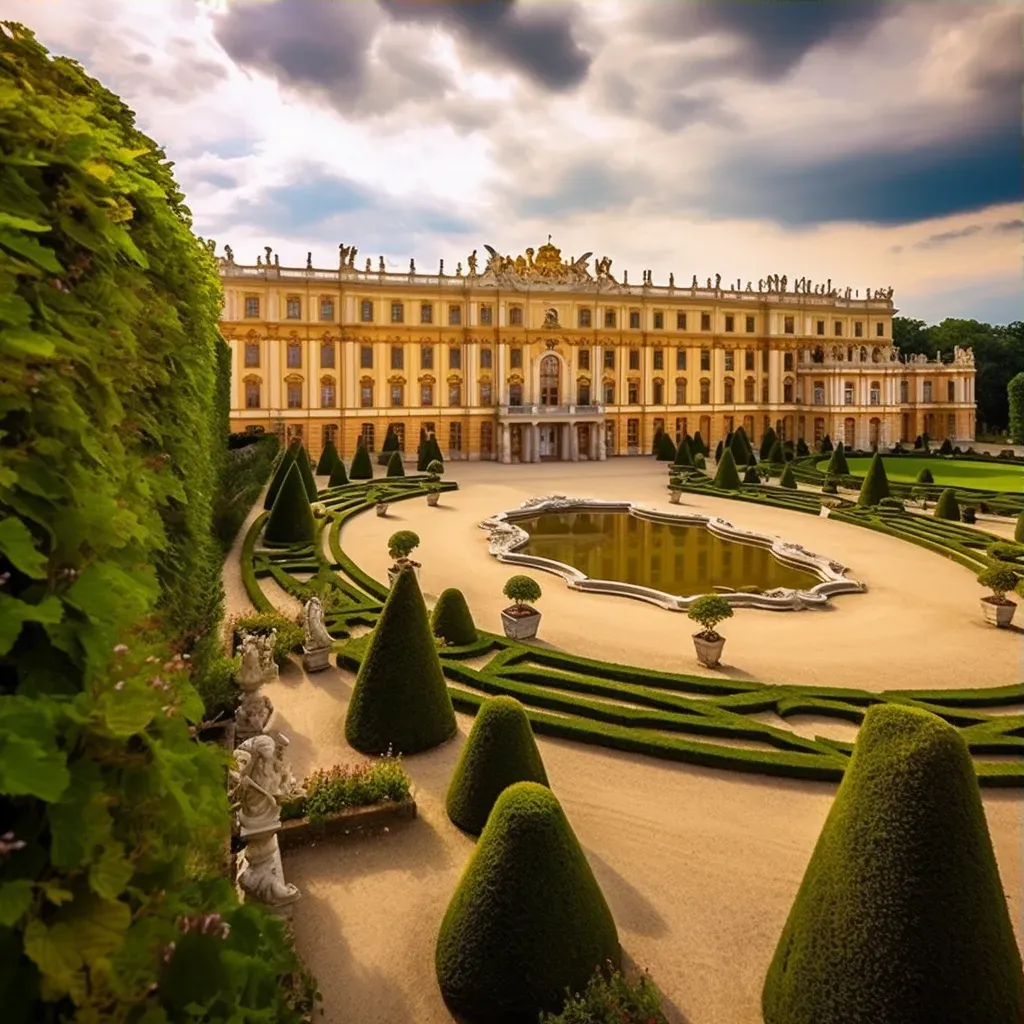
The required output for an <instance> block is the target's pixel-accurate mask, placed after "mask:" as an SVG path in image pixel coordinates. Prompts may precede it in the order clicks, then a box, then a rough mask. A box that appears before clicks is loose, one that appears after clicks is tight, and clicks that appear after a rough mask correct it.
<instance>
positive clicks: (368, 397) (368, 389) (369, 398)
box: [359, 384, 373, 409]
mask: <svg viewBox="0 0 1024 1024" xmlns="http://www.w3.org/2000/svg"><path fill="white" fill-rule="evenodd" d="M359 405H360V406H361V407H362V408H363V409H372V408H373V385H372V384H363V385H361V386H360V388H359Z"/></svg>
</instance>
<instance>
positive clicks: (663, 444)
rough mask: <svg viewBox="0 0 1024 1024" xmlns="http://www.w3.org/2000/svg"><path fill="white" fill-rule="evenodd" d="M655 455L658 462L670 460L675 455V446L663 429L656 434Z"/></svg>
mask: <svg viewBox="0 0 1024 1024" xmlns="http://www.w3.org/2000/svg"><path fill="white" fill-rule="evenodd" d="M655 456H656V458H657V460H658V461H659V462H672V461H673V460H674V459H675V457H676V446H675V444H674V443H673V441H672V438H671V437H669V436H668V434H666V433H665V432H664V431H662V433H661V434H660V435H659V436H658V440H657V451H656V452H655Z"/></svg>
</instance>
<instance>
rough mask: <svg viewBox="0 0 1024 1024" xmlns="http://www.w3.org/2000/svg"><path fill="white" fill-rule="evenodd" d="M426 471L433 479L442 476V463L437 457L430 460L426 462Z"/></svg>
mask: <svg viewBox="0 0 1024 1024" xmlns="http://www.w3.org/2000/svg"><path fill="white" fill-rule="evenodd" d="M427 472H428V473H429V474H430V476H431V477H432V478H433V479H435V480H437V479H439V478H440V477H442V476H444V463H443V462H441V461H439V460H438V459H434V460H432V461H431V462H429V463H428V464H427Z"/></svg>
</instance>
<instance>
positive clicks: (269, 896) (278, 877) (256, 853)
mask: <svg viewBox="0 0 1024 1024" xmlns="http://www.w3.org/2000/svg"><path fill="white" fill-rule="evenodd" d="M280 828H281V819H280V817H278V818H277V819H276V821H275V822H274V823H272V824H271V825H270V827H269V828H265V829H262V830H259V831H251V830H249V829H246V828H242V829H241V832H240V835H241V837H242V839H244V840H245V841H246V845H245V849H244V850H243V851H242V852H241V853H240V854H239V855H238V862H237V869H236V871H235V885H236V887H237V889H238V897H239V899H241V900H245V899H247V898H248V899H253V900H256V901H258V902H259V903H262V904H264V905H265V906H267V907H269V908H270V909H271V910H274V911H276V912H278V913H282V912H284V913H286V914H287V915H288V916H290V914H291V906H292V905H293V904H294V903H295V902H296V901H297V900H298V899H299V897H300V896H301V895H302V894H301V893H300V892H299V890H298V889H297V888H296V887H295V886H294V885H291V884H290V883H289V882H286V881H285V880H284V868H283V867H282V865H281V847H280V846H279V845H278V841H277V833H278V830H279V829H280Z"/></svg>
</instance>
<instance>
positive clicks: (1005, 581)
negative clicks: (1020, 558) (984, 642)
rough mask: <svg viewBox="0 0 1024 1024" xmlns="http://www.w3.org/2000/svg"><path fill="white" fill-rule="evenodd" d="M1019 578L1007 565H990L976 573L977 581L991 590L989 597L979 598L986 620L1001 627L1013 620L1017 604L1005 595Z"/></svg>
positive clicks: (1015, 585) (1015, 584)
mask: <svg viewBox="0 0 1024 1024" xmlns="http://www.w3.org/2000/svg"><path fill="white" fill-rule="evenodd" d="M1019 579H1020V578H1019V576H1018V575H1017V573H1016V572H1014V570H1013V569H1011V568H1010V566H1008V565H990V566H989V567H988V568H987V569H983V570H982V571H981V572H979V573H978V582H979V583H980V584H981V585H982V586H983V587H988V589H989V590H991V591H992V594H991V595H990V596H989V597H983V598H982V599H981V611H982V614H983V615H984V616H985V621H986V622H990V623H992V625H993V626H998V627H999V628H1000V629H1002V628H1004V627H1006V626H1008V625H1009V624H1010V623H1011V622H1012V621H1013V614H1014V612H1016V610H1017V605H1016V603H1015V602H1014V601H1010V600H1008V599H1007V597H1006V595H1007V594H1008V593H1009V592H1010V591H1011V590H1013V589H1014V588H1015V587H1017V585H1018V582H1019Z"/></svg>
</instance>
